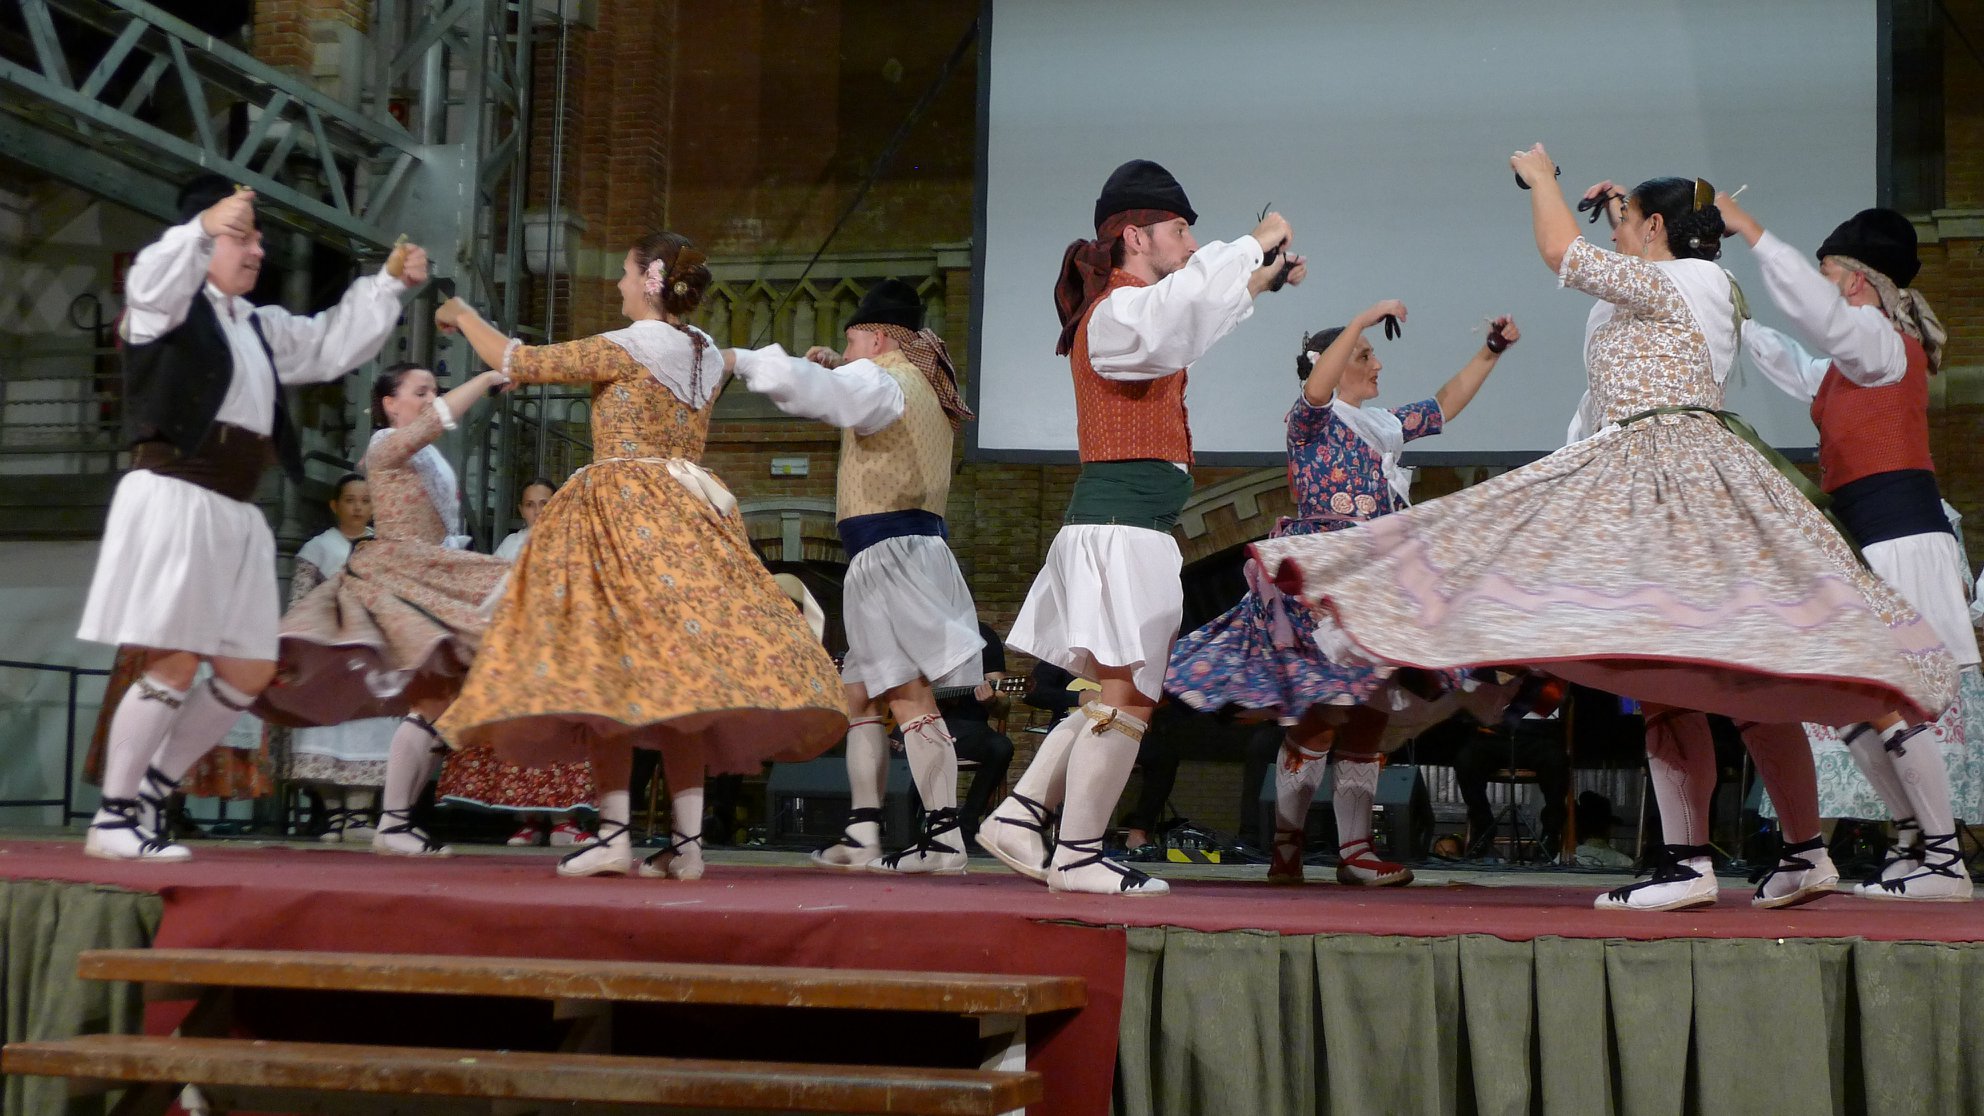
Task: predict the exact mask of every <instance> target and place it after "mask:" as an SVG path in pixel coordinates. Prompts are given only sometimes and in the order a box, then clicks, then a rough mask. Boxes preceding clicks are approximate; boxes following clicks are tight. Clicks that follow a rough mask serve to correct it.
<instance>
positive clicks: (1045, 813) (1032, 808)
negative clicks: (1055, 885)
mask: <svg viewBox="0 0 1984 1116" xmlns="http://www.w3.org/2000/svg"><path fill="white" fill-rule="evenodd" d="M1012 799H1013V801H1014V802H1017V803H1019V804H1020V805H1021V806H1022V807H1024V808H1025V809H1026V812H1027V813H1029V814H1031V815H1033V817H1032V818H1031V819H1028V818H1006V817H999V816H997V815H994V817H993V819H992V820H993V821H996V822H998V823H999V824H1001V825H1011V826H1017V827H1019V828H1021V829H1031V830H1033V831H1034V832H1035V833H1038V834H1040V846H1041V850H1042V853H1041V858H1040V866H1041V867H1042V868H1045V867H1047V866H1048V865H1049V864H1051V863H1052V862H1053V853H1051V852H1049V851H1047V850H1048V849H1049V848H1050V845H1049V842H1048V832H1049V831H1050V830H1052V829H1053V828H1054V825H1055V823H1056V822H1058V821H1060V819H1061V815H1059V814H1057V813H1055V812H1054V811H1053V810H1050V809H1048V808H1047V806H1046V804H1045V803H1041V802H1037V801H1035V800H1033V799H1031V798H1028V797H1027V796H1026V795H1023V794H1019V793H1014V794H1013V795H1012Z"/></svg>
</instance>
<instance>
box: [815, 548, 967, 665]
mask: <svg viewBox="0 0 1984 1116" xmlns="http://www.w3.org/2000/svg"><path fill="white" fill-rule="evenodd" d="M841 616H842V618H843V623H844V624H845V626H846V628H847V658H846V660H845V661H844V662H843V663H842V665H841V681H843V682H846V683H848V684H850V685H856V684H858V685H861V686H865V687H866V688H867V690H868V693H869V695H870V696H871V697H879V696H881V694H882V693H883V692H884V691H887V690H891V689H894V688H895V687H897V686H900V685H902V684H903V683H905V682H909V681H912V680H914V679H916V678H918V677H922V678H926V679H928V680H929V682H930V685H931V686H933V687H935V688H936V689H939V690H947V689H957V688H959V687H966V686H976V685H978V684H979V683H980V682H982V681H984V679H985V671H984V669H983V666H982V663H983V658H982V655H983V653H984V649H985V640H984V639H983V638H981V637H980V636H979V634H978V608H977V606H976V605H974V604H973V603H972V600H971V589H970V588H969V587H968V586H966V585H965V583H964V574H963V572H962V571H960V570H959V569H958V560H957V558H956V557H955V556H954V555H952V554H951V548H950V547H949V546H948V545H946V544H945V542H944V540H943V539H941V538H938V537H937V536H935V535H905V536H899V537H897V538H893V539H884V540H882V541H881V542H878V543H876V544H875V545H874V546H871V547H869V548H868V549H866V550H863V551H862V552H861V553H859V554H857V555H855V556H854V560H853V561H852V562H849V563H848V565H847V579H846V581H844V582H843V583H842V586H841Z"/></svg>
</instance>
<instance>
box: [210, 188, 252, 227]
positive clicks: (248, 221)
mask: <svg viewBox="0 0 1984 1116" xmlns="http://www.w3.org/2000/svg"><path fill="white" fill-rule="evenodd" d="M200 228H201V230H202V231H204V232H205V233H206V234H207V235H208V236H239V237H246V236H248V235H249V234H250V233H252V232H254V231H255V191H253V190H250V189H248V188H247V187H246V186H236V187H235V188H234V193H232V194H230V195H228V196H227V197H224V198H222V199H221V200H219V201H217V202H215V203H213V204H212V205H210V206H208V207H207V208H205V209H203V210H201V211H200Z"/></svg>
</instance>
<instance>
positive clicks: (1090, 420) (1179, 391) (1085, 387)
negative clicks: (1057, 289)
mask: <svg viewBox="0 0 1984 1116" xmlns="http://www.w3.org/2000/svg"><path fill="white" fill-rule="evenodd" d="M1148 285H1149V284H1147V283H1145V282H1144V281H1143V280H1142V279H1139V278H1137V277H1136V276H1134V275H1131V274H1129V273H1127V272H1125V271H1123V270H1121V269H1118V270H1116V271H1114V272H1111V273H1110V276H1109V286H1108V288H1107V289H1106V290H1104V291H1103V294H1102V298H1098V299H1096V300H1095V305H1094V306H1090V307H1089V308H1088V309H1087V310H1086V311H1084V312H1083V314H1082V324H1081V325H1080V326H1079V327H1078V328H1077V329H1076V330H1075V341H1074V344H1073V345H1071V346H1069V349H1068V362H1069V363H1070V364H1072V365H1073V366H1074V372H1075V437H1076V439H1077V441H1079V442H1080V444H1081V455H1082V460H1083V461H1140V460H1150V461H1176V462H1180V463H1182V464H1186V465H1189V464H1191V463H1192V431H1191V428H1190V426H1189V425H1188V421H1189V420H1188V418H1187V416H1186V414H1185V370H1184V369H1182V368H1181V369H1179V370H1178V372H1177V373H1176V374H1175V375H1171V376H1163V377H1160V378H1158V379H1154V380H1111V379H1106V378H1104V377H1103V376H1102V375H1100V374H1099V373H1097V372H1096V370H1095V366H1094V365H1091V364H1090V363H1089V362H1088V322H1089V318H1090V317H1091V316H1092V315H1094V313H1095V307H1096V306H1100V305H1102V300H1103V299H1105V298H1108V297H1109V292H1110V291H1113V290H1115V289H1116V288H1118V287H1143V286H1148Z"/></svg>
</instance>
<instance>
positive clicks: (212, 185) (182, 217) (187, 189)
mask: <svg viewBox="0 0 1984 1116" xmlns="http://www.w3.org/2000/svg"><path fill="white" fill-rule="evenodd" d="M233 196H234V183H232V182H230V181H228V180H227V179H226V178H224V177H222V176H220V175H218V174H211V173H209V174H201V175H196V176H194V177H193V178H191V179H189V180H188V181H187V183H186V185H184V186H181V187H180V188H179V223H180V224H182V225H183V224H185V223H186V222H188V221H191V220H192V219H193V218H195V217H198V216H199V215H200V214H201V213H204V212H206V211H207V210H208V209H210V208H212V207H213V205H214V203H216V202H219V201H224V200H225V199H227V198H231V197H233ZM257 223H258V224H259V222H257Z"/></svg>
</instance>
